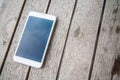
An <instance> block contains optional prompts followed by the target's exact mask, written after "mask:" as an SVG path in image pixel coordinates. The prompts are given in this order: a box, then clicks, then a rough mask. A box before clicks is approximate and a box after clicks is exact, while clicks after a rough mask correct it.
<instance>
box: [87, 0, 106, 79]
mask: <svg viewBox="0 0 120 80" xmlns="http://www.w3.org/2000/svg"><path fill="white" fill-rule="evenodd" d="M105 5H106V0H104V2H103V7H102V11H101V16H100V22H99V26H98V32H97V36H96V40H95V46H94V52H93V58H92V62H91V67H90V71H89V76H88V80H91V75H92V70H93V65H94V60H95V55H96V50H97V45H98V40H99V35H100V30H101V24H102V20H103V15H104V10H105Z"/></svg>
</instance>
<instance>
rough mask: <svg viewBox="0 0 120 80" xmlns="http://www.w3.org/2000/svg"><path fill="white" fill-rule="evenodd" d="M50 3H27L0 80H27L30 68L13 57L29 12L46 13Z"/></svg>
mask: <svg viewBox="0 0 120 80" xmlns="http://www.w3.org/2000/svg"><path fill="white" fill-rule="evenodd" d="M14 2H16V1H14ZM48 2H49V0H27V1H26V4H25V7H24V10H23V14H22V16H21V19H20V21H19V24H18V26H17V30H16V33H15V36H14V39H13V42H12V45H11V48H10V51H9V53H8V56H7V59H6V62H5V65H4V67H3V70H2V74H1V77H0V80H16V79H17V80H25V78H26V74H27V71H28V66H25V65H23V64H19V63H16V62H15V61H13V55H14V52H15V49H16V46H17V44H18V40H19V38H20V35H21V32H22V29H23V27H24V24H25V21H26V17H27V15H28V13H29V11H30V10H34V11H37V12H44V10H45V9H46V8H47V5H48ZM14 7H15V6H14ZM16 8H17V7H16ZM16 10H17V9H16ZM11 25H12V24H11ZM13 26H14V25H13ZM7 28H8V27H7ZM8 29H10V28H8ZM3 30H5V29H3Z"/></svg>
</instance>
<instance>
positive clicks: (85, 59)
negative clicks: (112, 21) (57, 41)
mask: <svg viewBox="0 0 120 80" xmlns="http://www.w3.org/2000/svg"><path fill="white" fill-rule="evenodd" d="M102 6H103V0H78V2H77V6H76V10H75V15H74V17H73V21H72V24H71V28H70V32H69V35H68V40H67V43H66V48H65V51H64V55H63V60H62V64H61V68H60V73H59V79H58V80H88V76H89V71H90V66H91V62H92V56H93V51H94V46H95V40H96V36H97V31H98V26H99V20H100V16H101V11H102Z"/></svg>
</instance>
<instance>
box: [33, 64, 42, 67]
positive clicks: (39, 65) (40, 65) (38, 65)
mask: <svg viewBox="0 0 120 80" xmlns="http://www.w3.org/2000/svg"><path fill="white" fill-rule="evenodd" d="M34 67H35V68H42V63H39V64H37V65H36V66H34Z"/></svg>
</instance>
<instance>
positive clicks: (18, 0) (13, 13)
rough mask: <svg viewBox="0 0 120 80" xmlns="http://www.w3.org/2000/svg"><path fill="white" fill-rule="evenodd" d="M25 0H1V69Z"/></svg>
mask: <svg viewBox="0 0 120 80" xmlns="http://www.w3.org/2000/svg"><path fill="white" fill-rule="evenodd" d="M23 3H24V0H13V1H10V0H0V70H1V67H2V63H3V61H4V57H5V55H6V51H7V48H8V45H9V43H10V39H11V37H12V34H13V31H14V28H15V25H16V22H17V19H18V17H19V13H20V11H21V8H22V5H23Z"/></svg>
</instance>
